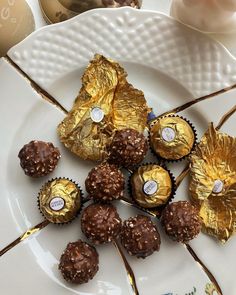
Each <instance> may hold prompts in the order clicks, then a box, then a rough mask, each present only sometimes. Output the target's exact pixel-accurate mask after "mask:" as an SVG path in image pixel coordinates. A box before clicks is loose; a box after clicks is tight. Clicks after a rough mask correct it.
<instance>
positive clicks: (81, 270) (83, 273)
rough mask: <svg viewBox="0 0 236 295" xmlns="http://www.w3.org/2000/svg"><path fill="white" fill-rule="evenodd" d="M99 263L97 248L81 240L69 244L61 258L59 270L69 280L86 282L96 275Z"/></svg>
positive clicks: (78, 282) (80, 282) (76, 282)
mask: <svg viewBox="0 0 236 295" xmlns="http://www.w3.org/2000/svg"><path fill="white" fill-rule="evenodd" d="M98 263H99V260H98V253H97V251H96V249H95V248H94V247H93V246H90V245H89V244H87V243H85V242H83V241H81V240H79V241H77V242H74V243H69V244H68V245H67V247H66V249H65V251H64V252H63V254H62V256H61V259H60V264H59V270H60V271H61V273H62V275H63V277H64V279H65V280H66V281H67V282H70V283H75V284H84V283H87V282H88V281H89V280H91V279H92V278H93V277H94V276H95V274H96V273H97V271H98V268H99V267H98Z"/></svg>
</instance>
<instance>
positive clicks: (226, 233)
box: [189, 124, 236, 242]
mask: <svg viewBox="0 0 236 295" xmlns="http://www.w3.org/2000/svg"><path fill="white" fill-rule="evenodd" d="M189 159H190V169H191V170H190V175H191V181H190V193H191V196H192V198H193V200H194V202H195V203H196V204H197V205H198V206H199V209H200V216H201V218H202V219H203V224H204V227H203V229H204V231H205V232H206V233H208V234H210V235H213V236H215V237H217V238H218V239H219V240H220V241H221V242H226V241H227V240H228V239H229V238H230V237H231V236H232V234H233V233H234V232H235V231H236V138H233V137H231V136H229V135H227V134H224V133H221V132H219V131H217V130H216V129H215V128H214V126H213V124H211V125H210V127H209V129H208V131H207V132H206V133H205V135H204V136H203V137H202V139H201V141H200V143H199V144H198V145H197V147H196V149H195V151H194V152H193V153H192V154H191V156H190V158H189Z"/></svg>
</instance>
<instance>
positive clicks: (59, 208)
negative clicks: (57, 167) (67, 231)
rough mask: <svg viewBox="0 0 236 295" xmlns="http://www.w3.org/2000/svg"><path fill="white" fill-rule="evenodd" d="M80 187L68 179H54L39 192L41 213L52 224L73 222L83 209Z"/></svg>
mask: <svg viewBox="0 0 236 295" xmlns="http://www.w3.org/2000/svg"><path fill="white" fill-rule="evenodd" d="M81 200H82V192H81V190H80V188H79V186H78V185H77V184H76V183H74V182H73V181H71V180H69V179H67V178H57V179H52V180H50V181H49V182H47V183H46V184H45V185H44V186H43V187H42V189H41V190H40V192H39V195H38V205H39V209H40V211H41V213H42V214H43V215H44V217H45V218H46V219H47V220H48V221H49V222H51V223H56V224H63V223H68V222H70V221H72V220H73V219H74V218H75V217H76V216H77V215H78V213H79V212H80V210H81V207H82V202H81Z"/></svg>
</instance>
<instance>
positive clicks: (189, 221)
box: [161, 201, 202, 243]
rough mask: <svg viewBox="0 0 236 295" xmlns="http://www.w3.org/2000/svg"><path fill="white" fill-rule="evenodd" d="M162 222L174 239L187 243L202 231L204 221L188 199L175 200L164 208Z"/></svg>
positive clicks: (167, 232)
mask: <svg viewBox="0 0 236 295" xmlns="http://www.w3.org/2000/svg"><path fill="white" fill-rule="evenodd" d="M161 223H162V225H163V227H164V229H165V232H166V234H167V235H168V236H169V237H170V238H171V239H172V240H173V241H177V242H181V243H187V242H189V241H190V240H192V239H194V238H195V237H196V236H197V235H198V234H199V233H200V231H201V227H202V221H201V218H200V217H199V214H198V210H197V209H196V208H195V207H194V206H193V205H191V204H190V203H189V202H187V201H179V202H174V203H171V204H169V205H167V206H166V208H165V209H164V210H163V213H162V217H161Z"/></svg>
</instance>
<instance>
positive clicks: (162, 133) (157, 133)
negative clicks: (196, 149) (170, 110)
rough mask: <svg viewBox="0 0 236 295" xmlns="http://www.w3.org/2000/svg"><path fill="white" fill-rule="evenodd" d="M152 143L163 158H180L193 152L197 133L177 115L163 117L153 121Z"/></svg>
mask: <svg viewBox="0 0 236 295" xmlns="http://www.w3.org/2000/svg"><path fill="white" fill-rule="evenodd" d="M150 143H151V147H152V149H153V151H154V152H155V153H156V154H157V155H159V156H160V157H161V158H163V159H167V160H179V159H182V158H183V157H185V156H187V155H189V153H190V152H191V150H192V148H193V145H194V143H195V134H194V131H193V128H192V127H191V126H190V124H189V123H188V122H187V121H185V120H184V119H182V118H180V117H177V116H174V117H173V116H171V117H162V118H158V119H155V120H154V121H152V123H151V128H150Z"/></svg>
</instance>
